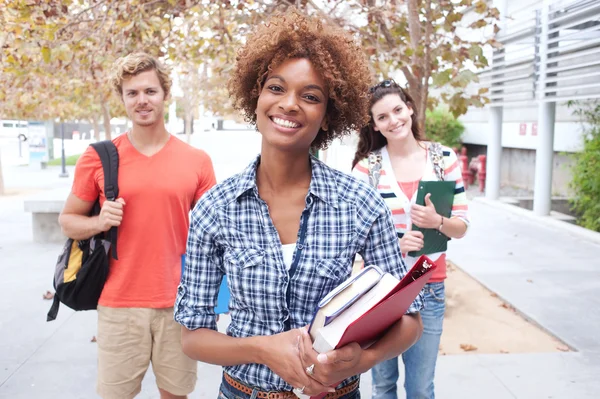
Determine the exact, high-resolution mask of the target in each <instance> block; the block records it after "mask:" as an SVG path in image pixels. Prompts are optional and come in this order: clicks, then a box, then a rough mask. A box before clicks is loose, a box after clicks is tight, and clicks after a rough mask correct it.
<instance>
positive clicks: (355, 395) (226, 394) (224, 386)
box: [217, 378, 360, 399]
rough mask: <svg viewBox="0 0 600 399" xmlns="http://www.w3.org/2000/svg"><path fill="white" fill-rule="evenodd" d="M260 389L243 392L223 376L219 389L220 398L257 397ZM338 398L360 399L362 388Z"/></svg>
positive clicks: (248, 398) (246, 398)
mask: <svg viewBox="0 0 600 399" xmlns="http://www.w3.org/2000/svg"><path fill="white" fill-rule="evenodd" d="M257 393H258V390H254V392H253V393H252V394H251V395H250V394H247V393H245V392H242V391H240V390H238V389H235V388H234V387H232V386H231V385H230V384H229V383H228V382H227V381H226V380H225V378H223V381H222V382H221V388H220V389H219V396H217V398H218V399H256V395H257ZM338 399H360V389H356V390H354V391H352V392H350V393H348V394H346V395H344V396H341V397H339V398H338Z"/></svg>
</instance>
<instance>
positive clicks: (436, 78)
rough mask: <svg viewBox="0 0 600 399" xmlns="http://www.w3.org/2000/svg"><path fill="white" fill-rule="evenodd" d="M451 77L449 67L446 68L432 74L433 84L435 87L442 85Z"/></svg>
mask: <svg viewBox="0 0 600 399" xmlns="http://www.w3.org/2000/svg"><path fill="white" fill-rule="evenodd" d="M451 77H452V70H451V69H446V70H445V71H441V72H438V73H436V74H435V75H433V85H434V86H436V87H442V86H444V85H446V84H448V82H450V79H451Z"/></svg>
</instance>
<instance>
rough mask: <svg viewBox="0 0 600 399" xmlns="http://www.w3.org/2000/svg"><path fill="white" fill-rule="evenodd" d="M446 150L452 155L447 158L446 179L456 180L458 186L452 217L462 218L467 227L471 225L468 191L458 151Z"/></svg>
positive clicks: (455, 191)
mask: <svg viewBox="0 0 600 399" xmlns="http://www.w3.org/2000/svg"><path fill="white" fill-rule="evenodd" d="M444 151H449V153H450V155H449V156H448V158H446V160H445V163H446V165H448V166H446V168H445V170H444V173H445V178H444V179H445V180H447V181H452V180H454V181H456V187H455V189H454V203H453V204H452V212H451V217H456V218H459V219H461V220H462V221H463V222H465V224H466V225H467V227H469V224H470V220H469V213H468V211H469V205H468V204H467V193H466V192H465V184H464V182H463V178H462V169H461V166H460V161H459V159H458V157H457V156H456V153H455V152H454V151H453V150H452V149H451V148H447V147H446V148H444Z"/></svg>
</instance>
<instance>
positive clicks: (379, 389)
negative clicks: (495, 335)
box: [371, 282, 446, 399]
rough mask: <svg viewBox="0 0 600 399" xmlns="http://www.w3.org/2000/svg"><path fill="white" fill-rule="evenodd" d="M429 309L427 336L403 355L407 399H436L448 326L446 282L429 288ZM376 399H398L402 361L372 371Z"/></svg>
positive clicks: (425, 321) (425, 312) (426, 311)
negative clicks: (439, 362)
mask: <svg viewBox="0 0 600 399" xmlns="http://www.w3.org/2000/svg"><path fill="white" fill-rule="evenodd" d="M424 294H425V308H424V309H423V310H422V311H421V319H422V320H423V335H422V336H421V339H419V341H417V343H416V344H414V345H413V346H412V347H410V348H409V349H408V350H407V351H406V352H404V353H403V354H402V361H403V362H404V389H406V398H407V399H434V398H435V393H434V389H433V379H434V376H435V363H436V361H437V356H438V350H439V346H440V337H441V336H442V326H443V323H444V311H445V310H446V304H445V298H446V297H445V288H444V283H443V282H440V283H429V284H426V285H425V290H424ZM371 372H372V376H373V399H397V398H398V393H397V388H396V381H397V380H398V358H397V357H396V358H393V359H390V360H386V361H385V362H382V363H379V364H378V365H376V366H375V367H373V369H372V371H371Z"/></svg>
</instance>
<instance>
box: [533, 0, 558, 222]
mask: <svg viewBox="0 0 600 399" xmlns="http://www.w3.org/2000/svg"><path fill="white" fill-rule="evenodd" d="M549 7H550V1H549V0H544V4H543V5H542V13H541V18H540V23H541V33H540V65H539V78H538V86H537V87H538V101H539V105H538V137H537V139H538V146H537V150H536V152H535V185H534V194H533V212H534V213H535V214H536V215H540V216H546V215H549V214H550V205H551V201H552V168H553V162H552V161H553V157H554V121H555V114H556V103H555V102H544V100H545V99H546V95H545V94H544V89H545V88H546V67H547V64H548V19H549V15H548V13H549Z"/></svg>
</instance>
